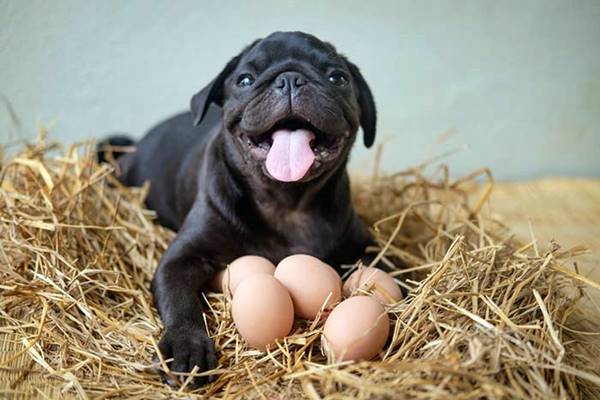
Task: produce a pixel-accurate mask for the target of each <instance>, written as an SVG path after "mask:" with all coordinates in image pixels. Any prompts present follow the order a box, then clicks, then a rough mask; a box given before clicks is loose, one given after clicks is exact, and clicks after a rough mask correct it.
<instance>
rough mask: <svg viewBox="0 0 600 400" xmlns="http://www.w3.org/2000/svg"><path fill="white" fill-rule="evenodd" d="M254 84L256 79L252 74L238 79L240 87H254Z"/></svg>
mask: <svg viewBox="0 0 600 400" xmlns="http://www.w3.org/2000/svg"><path fill="white" fill-rule="evenodd" d="M253 83H254V77H253V76H252V75H250V74H241V75H240V76H239V77H238V79H237V85H238V86H239V87H248V86H252V84H253Z"/></svg>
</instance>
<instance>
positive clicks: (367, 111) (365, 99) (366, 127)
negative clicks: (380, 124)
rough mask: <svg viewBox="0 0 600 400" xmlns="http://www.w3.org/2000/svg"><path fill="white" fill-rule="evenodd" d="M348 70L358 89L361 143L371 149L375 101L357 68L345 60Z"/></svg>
mask: <svg viewBox="0 0 600 400" xmlns="http://www.w3.org/2000/svg"><path fill="white" fill-rule="evenodd" d="M346 64H347V65H348V69H349V70H350V73H351V74H352V78H354V82H355V83H356V85H357V89H358V105H359V106H360V126H362V130H363V134H364V136H363V142H364V144H365V146H366V147H371V146H372V145H373V142H375V131H376V129H377V110H376V109H375V100H373V94H372V93H371V89H369V85H367V82H366V81H365V78H363V76H362V74H361V73H360V70H359V69H358V67H357V66H356V65H354V64H352V63H351V62H350V61H348V60H346Z"/></svg>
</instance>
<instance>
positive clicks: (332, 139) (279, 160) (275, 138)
mask: <svg viewBox="0 0 600 400" xmlns="http://www.w3.org/2000/svg"><path fill="white" fill-rule="evenodd" d="M343 138H344V135H332V134H328V133H326V132H323V131H321V130H319V129H317V128H316V127H315V126H313V125H312V124H310V123H309V122H307V121H305V120H303V119H300V118H285V119H283V120H281V121H278V122H277V123H276V124H274V125H273V126H272V127H271V128H270V129H269V130H267V131H266V132H264V133H262V134H260V135H253V136H249V135H242V137H241V140H243V141H244V142H245V143H246V145H247V146H248V147H249V148H250V151H251V152H252V154H253V155H254V156H255V157H257V158H259V159H266V162H265V166H266V169H267V171H268V172H269V174H270V175H271V176H272V177H273V178H275V179H277V180H279V181H283V182H294V181H299V180H301V179H302V178H303V177H304V176H306V175H307V174H308V172H309V170H310V169H311V167H319V166H320V165H321V164H322V163H323V162H327V161H330V160H331V159H332V158H335V157H337V155H338V154H339V150H340V148H341V147H342V146H341V144H342V141H343Z"/></svg>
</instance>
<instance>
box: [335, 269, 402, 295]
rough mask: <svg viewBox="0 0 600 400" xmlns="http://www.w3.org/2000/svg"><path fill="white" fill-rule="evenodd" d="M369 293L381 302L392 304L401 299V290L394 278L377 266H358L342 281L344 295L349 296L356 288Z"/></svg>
mask: <svg viewBox="0 0 600 400" xmlns="http://www.w3.org/2000/svg"><path fill="white" fill-rule="evenodd" d="M358 288H360V289H362V290H365V291H368V292H370V293H371V295H372V296H373V297H375V298H376V299H377V300H378V301H379V302H381V303H382V304H393V303H396V302H398V301H399V300H401V299H402V291H401V290H400V287H399V286H398V284H397V283H396V282H395V281H394V279H393V278H392V277H391V276H390V275H388V274H387V273H386V272H385V271H382V270H380V269H377V268H372V267H368V268H360V269H358V270H357V271H355V272H354V273H352V275H350V277H348V279H346V282H345V283H344V297H350V296H351V295H352V293H353V292H354V291H355V290H356V289H358Z"/></svg>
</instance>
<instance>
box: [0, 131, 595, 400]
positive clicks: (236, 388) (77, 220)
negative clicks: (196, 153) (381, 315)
mask: <svg viewBox="0 0 600 400" xmlns="http://www.w3.org/2000/svg"><path fill="white" fill-rule="evenodd" d="M92 149H93V147H92V145H91V144H89V143H87V144H80V145H74V146H71V147H70V148H68V149H67V150H66V151H64V152H60V151H57V148H56V146H54V145H47V144H46V143H45V140H44V137H42V138H41V139H40V140H39V141H38V142H36V143H33V144H29V145H27V146H25V147H24V148H23V149H22V150H21V151H20V152H19V154H17V155H16V156H14V157H12V158H11V159H7V160H4V161H3V162H2V164H1V166H0V167H1V171H0V343H2V344H1V345H0V346H2V347H1V348H3V349H5V350H3V352H2V353H1V354H0V374H1V376H2V377H1V378H0V379H1V380H0V396H3V395H8V396H9V397H10V396H13V397H15V398H16V397H17V396H33V397H38V396H43V394H44V393H46V394H47V393H54V395H52V396H55V395H56V393H59V394H58V395H59V396H60V397H63V398H82V399H87V398H90V399H92V398H94V399H111V398H133V399H135V398H138V399H171V398H186V397H189V396H190V393H189V392H187V388H188V385H189V382H190V380H191V378H192V377H193V376H195V375H204V374H206V373H205V372H204V373H199V372H198V371H192V373H191V374H184V375H185V378H186V379H184V382H183V384H182V386H181V387H179V388H173V389H172V388H169V387H167V386H165V385H163V384H162V383H161V382H160V380H159V379H158V377H157V375H156V374H155V372H154V371H153V370H154V368H155V366H154V365H153V364H152V356H153V354H154V353H155V351H156V348H157V345H156V342H157V340H158V338H159V337H160V332H161V326H160V322H159V319H158V317H157V315H156V311H155V310H154V308H153V307H152V306H151V296H150V293H149V290H148V287H149V281H150V279H151V277H152V274H153V271H154V268H155V266H156V264H157V262H158V260H159V258H160V256H161V254H162V253H163V252H164V250H165V249H166V246H167V245H168V243H169V241H170V240H171V238H172V237H173V233H172V232H170V231H168V230H166V229H164V228H161V227H160V226H158V225H156V224H155V223H154V222H153V221H154V217H155V216H154V213H153V212H151V211H148V210H146V209H145V208H144V207H143V199H144V196H145V194H146V193H147V190H148V186H145V187H143V188H137V189H131V188H124V187H122V186H121V185H120V184H119V183H118V182H117V181H116V180H115V179H114V178H113V177H112V176H111V171H112V170H111V168H109V167H108V166H106V165H103V166H98V165H97V164H96V163H95V162H94V160H93V157H92V154H93V152H92ZM425 167H426V166H425V165H421V166H419V167H418V168H415V169H412V170H409V171H405V172H402V173H399V174H395V175H392V176H381V172H380V171H379V170H378V169H375V172H374V175H375V177H374V178H373V179H370V180H369V181H368V182H360V181H359V182H355V183H354V191H353V196H354V202H355V205H356V208H357V210H358V212H359V214H360V215H361V216H362V217H363V218H364V219H365V221H366V222H367V223H368V224H369V225H370V226H371V227H372V228H371V231H372V234H373V236H374V237H375V239H376V241H377V243H378V246H377V247H376V248H373V249H371V251H373V252H376V257H375V259H376V260H377V261H381V262H382V263H384V264H385V265H387V266H388V267H390V268H391V269H392V270H393V273H392V275H393V276H394V277H395V278H396V279H398V280H400V281H401V284H402V285H403V286H404V287H405V288H407V289H409V290H410V291H409V294H408V296H407V297H406V298H405V299H403V300H401V301H399V302H398V303H396V304H392V305H390V306H388V307H387V312H388V314H389V317H390V320H391V327H390V328H391V329H390V332H391V334H390V339H389V340H388V343H387V344H386V346H385V348H384V350H383V351H382V352H381V354H380V355H379V356H378V357H377V358H376V359H375V360H372V361H370V362H358V363H353V362H343V363H337V364H336V363H333V361H331V360H327V358H326V357H325V356H324V355H323V354H322V351H321V348H320V342H321V340H320V338H321V332H322V323H321V322H318V321H316V322H315V321H296V322H295V325H294V328H293V331H292V334H291V335H290V336H289V337H287V338H286V339H285V340H284V341H283V342H281V343H279V344H278V346H276V347H274V348H272V349H270V350H269V351H267V352H262V351H257V350H253V349H250V348H248V347H246V345H245V344H244V342H243V340H242V339H241V338H240V337H239V335H238V334H237V332H236V330H235V327H234V325H233V322H232V317H231V311H230V304H229V301H228V300H227V298H226V297H225V296H224V295H220V294H214V293H207V294H206V296H205V297H206V302H207V303H208V307H207V308H206V311H205V315H204V319H205V321H206V324H207V329H208V332H209V334H210V336H211V337H212V338H213V340H214V342H215V346H216V348H217V352H218V355H219V357H220V358H219V369H218V370H217V371H214V372H216V373H218V374H219V376H218V379H217V380H216V381H215V382H213V383H211V384H210V385H207V386H205V387H202V388H200V389H198V390H196V391H195V392H193V393H194V394H197V395H199V396H202V397H207V398H208V397H210V398H216V399H218V398H223V399H224V398H261V399H292V398H309V399H322V398H335V399H341V398H348V399H377V398H381V399H387V398H394V399H403V398H406V399H425V398H426V399H448V398H465V399H467V398H489V399H501V398H522V399H531V398H534V399H537V398H539V399H542V398H544V399H551V398H556V399H558V398H574V399H580V398H586V397H590V396H598V395H599V394H600V377H599V376H598V373H597V371H598V361H597V360H598V359H600V358H599V357H598V355H599V353H598V347H597V345H596V343H597V341H596V338H597V335H596V334H595V333H597V324H595V323H594V322H597V315H596V316H582V315H581V313H579V311H578V301H579V300H580V298H581V297H582V296H584V295H585V291H586V290H587V287H588V286H589V287H594V288H596V289H598V288H600V285H598V284H597V283H595V282H593V281H591V280H590V279H589V278H587V277H584V276H581V275H580V274H579V273H578V272H577V270H576V269H575V270H571V269H570V268H569V267H568V266H567V265H568V263H569V262H570V261H569V260H570V258H571V257H573V256H576V255H578V254H580V253H581V250H582V249H578V248H575V249H568V250H562V249H560V247H559V246H558V245H556V244H552V245H551V246H550V248H549V250H543V247H540V246H539V244H538V243H536V241H535V240H533V241H532V242H531V243H519V242H517V241H516V240H514V239H513V238H512V236H511V234H510V231H509V230H508V229H506V227H503V226H502V225H501V224H500V223H499V222H497V221H495V220H493V219H491V218H488V217H487V216H486V213H484V212H483V210H484V209H485V205H486V204H487V200H488V198H489V196H490V193H491V192H492V189H493V179H492V177H491V174H490V172H489V171H488V170H485V169H484V170H480V171H476V172H474V173H473V174H470V175H468V176H466V177H464V178H460V179H456V180H451V179H450V178H449V174H448V171H447V169H446V168H445V167H442V168H438V169H436V170H434V172H433V173H430V172H427V171H429V170H428V169H427V168H425ZM426 174H429V175H426ZM480 176H485V177H487V179H488V182H487V184H486V185H485V186H484V188H483V190H482V191H480V193H478V194H476V195H475V196H473V195H470V191H471V190H472V188H473V187H474V184H473V181H474V180H475V179H477V178H478V177H480ZM472 199H475V201H474V202H473V203H472V204H473V205H471V200H472ZM582 322H584V323H586V324H587V325H588V327H587V329H584V328H582V327H581V325H582ZM594 330H596V331H594ZM165 362H166V360H163V359H161V360H160V364H161V365H162V367H163V368H165V369H166V364H165ZM34 378H35V379H34ZM2 386H4V387H2ZM49 387H57V388H59V389H60V390H59V391H58V392H50V391H49V389H48V388H49Z"/></svg>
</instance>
